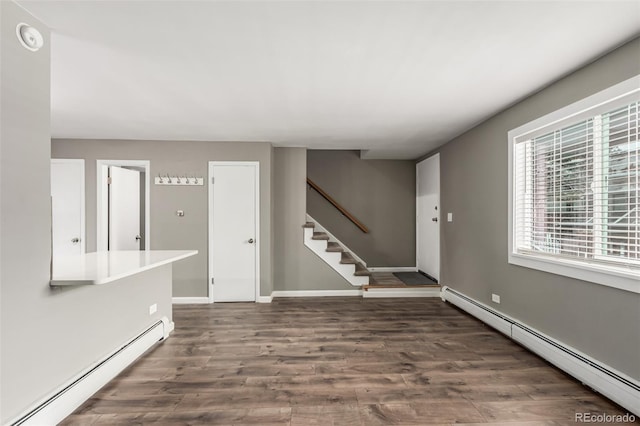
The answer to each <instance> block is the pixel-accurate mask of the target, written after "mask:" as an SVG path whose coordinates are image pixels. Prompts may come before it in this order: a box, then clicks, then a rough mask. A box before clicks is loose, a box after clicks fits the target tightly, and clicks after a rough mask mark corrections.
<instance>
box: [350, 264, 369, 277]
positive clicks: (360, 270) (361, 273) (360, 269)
mask: <svg viewBox="0 0 640 426" xmlns="http://www.w3.org/2000/svg"><path fill="white" fill-rule="evenodd" d="M353 275H355V276H357V277H368V276H370V275H371V272H369V270H368V269H367V268H365V267H364V265H363V264H362V263H356V271H355V272H354V273H353Z"/></svg>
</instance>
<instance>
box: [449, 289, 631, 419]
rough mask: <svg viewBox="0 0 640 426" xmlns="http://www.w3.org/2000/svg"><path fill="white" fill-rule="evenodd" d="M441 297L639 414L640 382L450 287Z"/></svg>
mask: <svg viewBox="0 0 640 426" xmlns="http://www.w3.org/2000/svg"><path fill="white" fill-rule="evenodd" d="M442 300H445V301H447V302H449V303H452V304H453V305H456V306H457V307H459V308H460V309H462V310H464V311H466V312H468V313H469V314H471V315H473V316H474V317H476V318H478V319H479V320H481V321H482V322H484V323H485V324H487V325H489V326H491V327H493V328H495V329H497V330H498V331H500V332H501V333H504V334H505V335H506V336H508V337H510V338H511V339H513V340H515V341H516V342H518V343H520V344H521V345H523V346H524V347H526V348H528V349H529V350H530V351H532V352H534V353H536V354H538V355H539V356H541V357H542V358H544V359H545V360H547V361H549V362H550V363H552V364H554V365H555V366H556V367H558V368H560V369H561V370H563V371H565V372H566V373H568V374H570V375H571V376H573V377H575V378H576V379H578V380H580V381H581V382H582V383H584V384H586V385H587V386H589V387H591V388H592V389H594V390H595V391H597V392H599V393H601V394H602V395H604V396H606V397H607V398H609V399H611V400H612V401H614V402H616V403H617V404H619V405H621V406H622V407H624V408H626V409H627V410H629V411H630V412H632V413H634V414H636V415H639V416H640V382H638V381H637V380H635V379H633V378H631V377H630V376H628V375H626V374H624V373H622V372H620V371H617V370H615V369H614V368H612V367H610V366H608V365H606V364H604V363H602V362H600V361H598V360H597V359H594V358H592V357H590V356H588V355H586V354H585V353H583V352H580V351H579V350H577V349H575V348H573V347H571V346H569V345H567V344H565V343H563V342H562V341H559V340H557V339H554V338H553V337H550V336H548V335H546V334H544V333H542V332H540V331H538V330H536V329H534V328H533V327H530V326H529V325H527V324H524V323H522V322H520V321H519V320H517V319H515V318H513V317H510V316H508V315H505V314H503V313H502V312H500V311H496V310H495V309H493V308H492V307H490V306H487V305H485V304H483V303H481V302H478V301H477V300H474V299H472V298H470V297H468V296H466V295H464V294H462V293H460V292H458V291H456V290H453V289H451V288H449V287H446V286H445V287H443V288H442Z"/></svg>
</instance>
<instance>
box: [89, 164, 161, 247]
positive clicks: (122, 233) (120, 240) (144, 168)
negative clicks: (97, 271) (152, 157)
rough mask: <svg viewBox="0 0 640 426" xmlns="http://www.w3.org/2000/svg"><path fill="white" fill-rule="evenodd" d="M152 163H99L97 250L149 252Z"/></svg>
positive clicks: (97, 166)
mask: <svg viewBox="0 0 640 426" xmlns="http://www.w3.org/2000/svg"><path fill="white" fill-rule="evenodd" d="M150 167H151V166H150V162H149V161H148V160H96V200H97V208H96V213H97V222H96V223H97V226H96V250H97V251H108V250H149V249H150V248H151V245H150V228H151V227H150V220H149V217H150V192H151V191H150V189H151V188H150Z"/></svg>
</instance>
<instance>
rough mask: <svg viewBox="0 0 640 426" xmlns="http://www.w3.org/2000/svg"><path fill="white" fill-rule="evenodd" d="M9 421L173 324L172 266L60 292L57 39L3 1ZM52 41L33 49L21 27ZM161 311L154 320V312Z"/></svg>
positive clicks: (2, 280) (3, 266)
mask: <svg viewBox="0 0 640 426" xmlns="http://www.w3.org/2000/svg"><path fill="white" fill-rule="evenodd" d="M0 20H1V21H0V24H1V25H0V31H1V37H0V43H1V44H0V64H1V72H0V92H1V96H0V235H1V236H2V238H1V239H0V423H1V424H7V423H8V422H10V421H12V420H13V419H14V418H15V417H16V416H18V415H20V414H22V413H24V412H25V411H26V410H28V409H30V408H32V407H33V406H34V404H36V403H38V402H39V401H40V400H41V399H42V398H44V397H46V396H49V394H50V393H51V392H53V391H55V390H57V389H58V388H59V387H60V386H62V385H63V384H65V383H66V382H68V381H69V380H70V379H72V378H73V377H74V376H76V375H78V374H79V373H80V372H82V371H83V370H85V369H86V368H88V367H90V366H92V365H93V363H95V362H96V361H98V360H100V359H101V358H103V357H104V356H106V355H108V354H109V353H111V352H112V351H114V350H116V349H118V348H119V347H121V346H122V345H123V344H124V343H125V342H127V341H128V340H129V339H131V338H132V337H134V336H135V335H137V334H138V333H140V332H141V331H142V330H144V329H146V328H147V327H148V326H150V325H152V324H153V323H155V322H156V321H158V320H159V319H160V318H161V317H162V316H166V317H168V318H171V293H170V290H171V266H170V265H166V266H163V267H161V268H158V269H154V270H151V271H147V272H145V273H142V274H139V275H136V276H135V277H131V278H128V279H123V280H120V281H118V282H114V283H110V284H105V285H101V286H78V287H69V288H64V289H62V288H51V287H50V286H49V279H50V259H51V186H50V158H51V156H50V147H51V142H50V137H51V131H50V121H49V120H50V118H49V117H50V105H51V102H50V87H49V85H50V60H49V54H50V50H49V48H50V37H49V31H48V29H47V28H46V27H45V26H44V25H43V24H42V23H40V22H39V21H38V20H37V19H35V18H34V17H33V16H31V15H29V14H28V13H26V12H25V11H24V10H23V9H22V8H20V7H19V6H18V5H17V4H16V3H14V2H10V1H0ZM20 22H25V23H28V24H30V25H32V26H35V27H36V28H38V29H39V30H40V32H41V33H42V34H43V36H44V39H45V44H44V47H43V48H42V49H41V50H39V51H38V52H30V51H27V50H26V49H24V48H23V47H22V46H21V45H20V44H19V42H18V39H17V37H16V32H15V29H16V25H17V24H18V23H20ZM152 303H157V304H158V311H157V313H156V314H154V315H152V316H150V315H149V305H151V304H152Z"/></svg>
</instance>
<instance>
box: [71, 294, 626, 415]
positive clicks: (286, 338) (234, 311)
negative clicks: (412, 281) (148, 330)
mask: <svg viewBox="0 0 640 426" xmlns="http://www.w3.org/2000/svg"><path fill="white" fill-rule="evenodd" d="M174 321H175V324H176V329H175V331H174V333H173V334H172V336H171V337H170V338H169V339H168V340H167V341H166V342H164V343H162V344H160V345H158V346H157V347H155V348H154V349H152V350H150V351H149V353H148V354H146V355H145V356H144V357H142V358H141V359H140V360H138V361H137V362H136V363H135V364H134V365H133V366H131V367H129V368H128V369H127V370H125V371H124V372H123V373H122V374H121V375H120V376H118V377H117V378H116V379H115V380H113V381H112V382H111V383H110V384H108V385H107V386H106V387H104V388H103V389H102V390H101V391H100V392H98V393H97V394H96V395H94V396H93V397H92V398H91V399H90V400H88V401H87V402H86V403H85V404H84V405H83V406H82V407H80V408H79V409H78V410H77V411H76V412H75V413H74V414H73V415H71V416H69V417H68V418H67V419H66V421H65V422H64V424H68V425H71V424H79V425H90V424H122V425H130V424H141V423H145V424H167V425H175V424H209V425H219V424H225V425H226V424H257V425H269V424H291V425H305V426H306V425H332V424H336V425H337V424H343V425H379V424H451V423H468V424H475V423H490V424H531V425H533V424H552V425H558V424H570V423H573V420H574V415H575V413H576V412H580V413H582V412H590V413H592V414H595V413H608V414H624V411H623V410H622V409H621V408H619V407H617V406H616V405H614V404H613V403H611V402H609V401H608V400H607V399H605V398H603V397H601V396H599V395H598V394H596V393H594V392H592V391H590V390H589V389H587V388H585V387H583V386H582V385H581V384H580V383H578V382H577V381H575V380H574V379H572V378H571V377H569V376H567V375H565V374H564V373H563V372H561V371H560V370H558V369H556V368H554V367H552V366H550V365H549V364H547V363H546V362H545V361H543V360H542V359H540V358H538V357H537V356H535V355H533V354H531V353H529V352H528V351H526V350H525V349H523V348H522V347H520V346H519V345H517V344H515V343H513V342H512V341H511V340H509V339H508V338H506V337H504V336H502V335H501V334H499V333H498V332H496V331H494V330H492V329H491V328H488V327H486V326H484V325H483V324H482V323H481V322H479V321H477V320H476V319H474V318H473V317H471V316H469V315H467V314H465V313H464V312H461V311H459V310H457V309H456V308H454V307H452V306H451V305H449V304H446V303H444V302H442V301H441V300H440V299H361V298H356V297H352V298H312V299H302V298H296V299H275V300H274V301H273V303H271V304H253V303H226V304H225V303H221V304H214V305H177V306H174Z"/></svg>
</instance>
